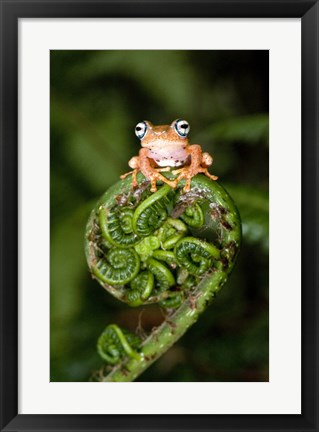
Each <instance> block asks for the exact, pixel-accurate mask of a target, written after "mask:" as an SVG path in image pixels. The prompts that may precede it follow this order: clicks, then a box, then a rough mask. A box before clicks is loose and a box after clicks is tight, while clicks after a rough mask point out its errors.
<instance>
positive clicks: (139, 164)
mask: <svg viewBox="0 0 319 432" xmlns="http://www.w3.org/2000/svg"><path fill="white" fill-rule="evenodd" d="M189 130H190V126H189V124H188V122H187V121H186V120H182V119H177V120H174V121H173V122H172V123H171V124H170V125H160V126H154V125H153V124H152V123H151V122H149V121H146V120H145V121H143V122H140V123H138V124H137V125H136V127H135V134H136V136H137V137H138V138H139V139H140V140H141V146H142V148H141V149H140V151H139V155H138V156H134V157H133V158H132V159H130V161H129V163H128V164H129V166H130V167H131V168H132V169H133V171H130V172H128V173H126V174H123V175H122V176H121V178H122V179H123V178H125V177H127V176H128V175H132V186H133V187H137V179H136V176H137V173H138V172H139V171H140V172H142V174H143V175H144V176H145V177H146V178H147V179H148V180H150V182H151V191H152V192H156V190H157V187H156V182H157V181H158V180H160V181H162V182H164V183H167V184H168V185H169V186H171V187H172V188H176V186H177V185H178V183H179V181H180V180H182V179H185V187H184V191H185V192H188V191H189V190H190V184H191V179H192V177H194V176H195V175H196V174H198V173H203V174H205V175H206V176H207V177H209V178H210V179H212V180H217V178H218V177H216V176H214V175H212V174H210V173H209V172H208V167H209V166H211V165H212V163H213V158H212V156H211V155H210V154H209V153H206V152H204V153H203V152H202V149H201V146H200V145H198V144H189V141H188V133H189ZM171 168H177V169H173V171H172V173H173V174H174V175H178V176H177V178H176V179H175V180H169V179H167V178H166V177H164V176H163V175H162V174H161V172H163V171H170V170H171Z"/></svg>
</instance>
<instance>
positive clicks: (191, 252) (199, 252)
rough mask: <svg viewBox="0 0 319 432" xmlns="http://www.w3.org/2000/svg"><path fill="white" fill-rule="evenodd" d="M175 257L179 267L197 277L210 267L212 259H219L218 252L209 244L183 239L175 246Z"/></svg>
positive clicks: (187, 238) (192, 239) (190, 238)
mask: <svg viewBox="0 0 319 432" xmlns="http://www.w3.org/2000/svg"><path fill="white" fill-rule="evenodd" d="M175 256H176V259H177V262H178V263H179V265H180V266H181V267H184V268H185V269H186V270H188V272H189V273H190V274H192V275H198V276H199V275H201V274H203V273H204V272H205V271H207V270H208V269H209V268H210V267H211V266H212V259H214V258H215V260H217V259H218V258H220V252H219V250H218V249H217V248H216V247H215V246H213V245H212V244H210V243H207V242H204V241H203V240H199V239H195V238H194V237H185V238H183V239H182V240H180V241H179V242H178V243H177V245H176V246H175Z"/></svg>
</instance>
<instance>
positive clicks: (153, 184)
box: [149, 170, 178, 192]
mask: <svg viewBox="0 0 319 432" xmlns="http://www.w3.org/2000/svg"><path fill="white" fill-rule="evenodd" d="M149 180H150V181H151V192H156V191H157V187H156V182H157V180H159V181H162V182H163V183H166V184H168V185H169V186H170V187H171V188H173V189H175V188H176V186H177V183H178V182H177V179H176V180H168V179H167V178H166V177H164V176H163V175H162V174H160V173H159V172H158V171H156V170H154V172H153V173H152V174H150V175H149Z"/></svg>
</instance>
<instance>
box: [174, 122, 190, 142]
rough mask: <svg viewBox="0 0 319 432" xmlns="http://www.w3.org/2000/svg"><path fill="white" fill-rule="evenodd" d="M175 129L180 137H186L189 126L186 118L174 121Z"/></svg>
mask: <svg viewBox="0 0 319 432" xmlns="http://www.w3.org/2000/svg"><path fill="white" fill-rule="evenodd" d="M175 130H176V132H177V133H178V135H179V136H181V137H183V138H184V137H186V136H187V135H188V133H189V130H190V126H189V123H188V122H187V121H186V120H182V119H178V120H176V122H175Z"/></svg>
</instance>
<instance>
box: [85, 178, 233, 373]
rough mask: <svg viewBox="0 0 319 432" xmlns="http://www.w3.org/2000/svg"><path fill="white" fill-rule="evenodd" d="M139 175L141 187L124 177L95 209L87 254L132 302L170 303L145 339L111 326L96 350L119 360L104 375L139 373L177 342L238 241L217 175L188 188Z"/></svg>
mask: <svg viewBox="0 0 319 432" xmlns="http://www.w3.org/2000/svg"><path fill="white" fill-rule="evenodd" d="M166 176H167V177H168V178H170V176H171V174H170V173H167V174H166ZM138 177H139V178H138V180H139V181H138V183H139V184H140V185H141V186H139V187H138V188H137V189H135V190H132V189H131V181H130V179H125V180H122V181H120V182H119V183H117V184H116V185H114V186H113V187H112V188H110V189H109V190H108V191H107V192H106V193H105V194H104V196H103V197H102V198H101V200H100V201H99V203H98V204H97V207H96V209H94V210H93V211H92V214H91V216H90V219H89V222H88V225H87V230H86V256H87V261H88V264H89V268H90V270H91V272H92V274H93V276H94V277H95V278H96V279H97V280H98V281H99V282H100V284H101V285H102V286H103V287H104V288H105V289H106V290H108V291H109V292H110V293H111V294H112V295H113V296H115V297H116V298H118V299H119V300H121V301H123V302H125V303H127V304H128V305H129V306H132V307H138V306H143V305H148V304H152V303H157V304H158V305H159V306H160V307H162V308H164V309H169V310H170V314H169V321H166V320H164V322H163V323H162V324H161V325H160V326H159V327H158V328H156V329H155V330H153V331H152V333H151V334H150V335H149V336H148V337H147V338H146V339H144V340H142V341H140V345H138V344H136V345H134V343H133V342H131V339H129V338H131V336H129V335H130V334H129V333H127V332H125V331H124V330H123V331H122V330H121V329H119V327H117V326H109V327H107V329H108V330H107V329H106V330H105V331H104V332H103V334H102V335H101V337H100V339H99V343H98V352H99V354H100V355H101V357H102V358H103V360H105V361H106V362H107V363H108V364H113V365H114V367H113V369H112V370H111V372H110V373H109V374H108V375H107V376H105V377H104V378H103V380H104V381H132V380H134V379H135V378H136V377H137V376H138V375H139V374H141V373H142V372H143V371H144V370H145V369H146V368H147V367H148V366H149V365H150V364H151V363H152V362H153V361H155V360H156V359H157V358H158V357H159V356H160V355H162V354H163V353H164V352H165V351H166V350H167V349H168V348H169V347H170V346H171V345H172V344H173V343H175V342H176V341H177V340H178V339H179V338H180V337H181V336H182V335H183V334H184V332H185V331H186V330H187V328H188V327H189V326H190V325H192V324H194V322H196V320H197V318H198V316H199V315H200V313H202V312H203V311H204V310H205V308H206V307H207V305H208V304H209V303H210V301H211V300H212V299H213V298H214V296H215V295H216V293H217V292H218V291H219V290H220V288H221V287H222V285H223V284H224V283H225V281H226V279H227V276H228V274H229V273H230V271H231V270H232V268H233V265H234V262H235V260H236V257H237V254H238V251H239V246H240V240H241V224H240V219H239V215H238V212H237V209H236V207H235V206H234V204H233V202H232V200H231V198H230V197H229V195H228V194H227V192H226V191H225V190H224V189H223V188H222V187H221V186H220V185H219V184H218V183H217V182H213V181H211V180H210V179H208V178H207V177H205V176H203V175H201V174H200V175H197V176H195V177H193V178H192V183H191V190H190V192H188V193H183V192H182V188H183V186H184V184H183V182H182V181H181V182H180V184H179V185H178V188H177V189H176V190H173V189H171V188H170V186H168V185H166V184H165V185H163V186H160V185H158V186H159V187H158V190H157V192H156V193H151V192H150V187H149V186H148V184H147V183H145V181H143V180H145V179H144V177H143V176H142V174H139V175H138ZM111 330H112V332H111ZM103 335H104V336H103ZM102 336H103V337H102ZM106 340H107V341H110V342H107V343H106V342H105V341H106ZM116 341H117V342H118V341H121V343H120V347H122V348H116V346H117V343H115V342H116ZM125 341H126V342H127V344H126V343H125ZM103 344H104V345H103ZM101 347H104V348H103V349H102V348H101ZM125 347H126V349H125ZM117 350H119V351H117ZM136 350H138V353H137V351H136ZM132 353H133V354H132ZM137 356H138V357H137ZM123 371H125V373H124V372H123Z"/></svg>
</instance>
